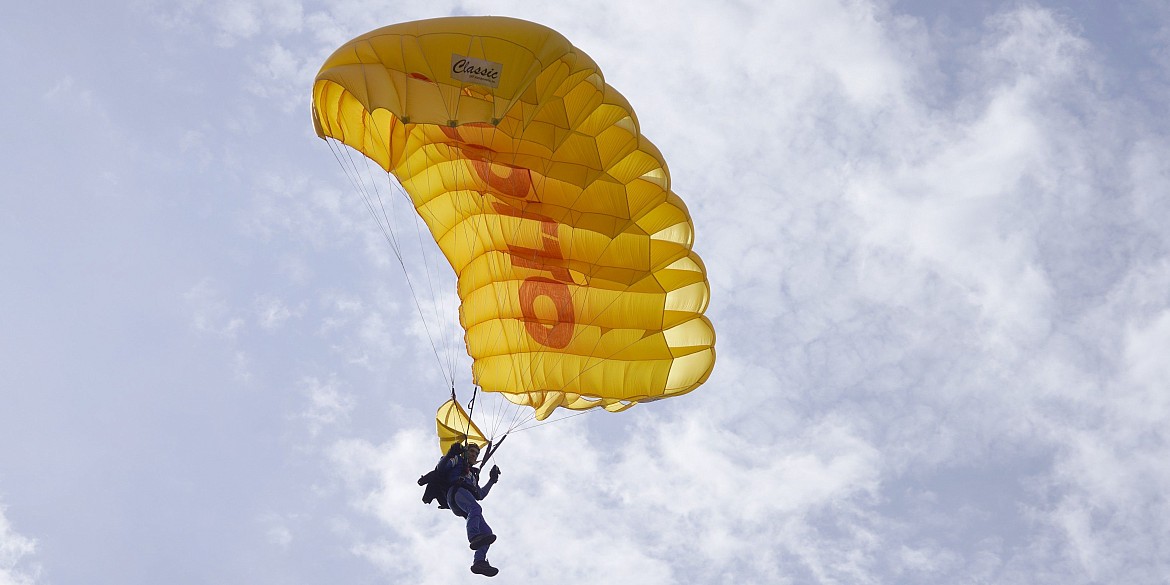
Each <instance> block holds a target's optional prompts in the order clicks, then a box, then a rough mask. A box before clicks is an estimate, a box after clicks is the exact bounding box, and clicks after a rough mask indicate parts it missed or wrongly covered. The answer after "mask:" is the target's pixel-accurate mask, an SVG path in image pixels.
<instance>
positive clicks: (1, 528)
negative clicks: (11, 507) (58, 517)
mask: <svg viewBox="0 0 1170 585" xmlns="http://www.w3.org/2000/svg"><path fill="white" fill-rule="evenodd" d="M36 550H37V543H36V541H35V540H33V539H31V538H28V537H26V536H23V535H21V534H20V533H18V532H16V531H15V530H13V528H12V524H11V523H10V522H9V521H8V518H7V517H6V516H5V515H4V508H3V507H2V506H0V585H35V584H36V583H38V582H39V581H40V574H41V568H40V565H38V564H36V563H35V562H34V561H32V560H31V559H32V557H33V555H34V554H36Z"/></svg>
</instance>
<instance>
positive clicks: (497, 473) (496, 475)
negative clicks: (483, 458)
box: [488, 465, 500, 481]
mask: <svg viewBox="0 0 1170 585" xmlns="http://www.w3.org/2000/svg"><path fill="white" fill-rule="evenodd" d="M488 475H490V476H492V481H496V480H497V479H500V468H499V466H497V465H493V466H492V470H491V471H489V472H488Z"/></svg>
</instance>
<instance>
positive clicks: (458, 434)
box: [435, 399, 488, 453]
mask: <svg viewBox="0 0 1170 585" xmlns="http://www.w3.org/2000/svg"><path fill="white" fill-rule="evenodd" d="M435 426H436V427H437V428H438V431H439V449H440V450H442V452H443V453H446V452H447V451H448V450H449V449H451V445H454V444H455V443H462V442H464V441H467V442H468V443H474V444H476V445H479V448H480V449H481V450H482V449H486V448H487V444H488V440H487V439H486V438H485V437H484V436H483V433H482V432H480V430H479V427H477V426H475V423H474V422H472V420H471V417H469V416H467V411H466V410H463V407H462V406H459V402H457V401H456V400H455V399H451V400H448V401H446V402H444V403H443V405H442V406H440V407H439V411H438V412H436V413H435Z"/></svg>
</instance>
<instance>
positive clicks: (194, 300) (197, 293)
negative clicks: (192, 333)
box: [183, 278, 244, 339]
mask: <svg viewBox="0 0 1170 585" xmlns="http://www.w3.org/2000/svg"><path fill="white" fill-rule="evenodd" d="M183 299H184V300H185V301H186V302H187V304H188V305H189V306H190V307H191V310H192V317H191V320H192V324H193V325H194V326H195V329H196V330H197V331H199V332H201V333H208V334H211V335H215V336H217V337H222V338H225V339H233V338H235V337H236V336H237V334H238V333H239V332H240V331H241V330H242V329H243V328H244V319H243V317H240V316H239V315H238V314H237V313H236V311H235V310H234V309H233V308H232V307H231V306H230V304H229V303H228V301H227V299H226V298H225V296H224V293H223V292H222V291H221V290H220V289H219V287H218V285H217V284H216V283H215V282H214V281H213V280H212V279H210V278H207V279H204V280H202V281H200V282H199V283H197V284H196V285H195V286H194V287H192V288H191V289H190V290H188V291H187V292H186V293H184V295H183Z"/></svg>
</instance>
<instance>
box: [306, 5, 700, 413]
mask: <svg viewBox="0 0 1170 585" xmlns="http://www.w3.org/2000/svg"><path fill="white" fill-rule="evenodd" d="M313 121H314V126H315V128H316V131H317V134H318V135H319V136H321V137H322V138H331V139H335V140H337V141H339V142H341V143H344V144H346V145H347V146H349V147H351V148H353V149H355V150H357V151H358V152H360V153H362V154H363V155H364V156H366V157H368V158H369V159H371V160H372V161H374V162H375V163H377V164H378V165H379V166H381V167H382V168H383V169H384V170H385V171H387V172H388V173H391V174H393V175H394V177H395V178H396V179H397V180H398V181H399V182H400V183H401V185H402V186H403V187H404V189H405V191H406V192H407V193H408V194H409V197H410V199H411V200H412V203H413V205H414V207H415V209H416V210H417V212H418V214H419V216H420V217H421V218H422V220H423V221H424V222H425V223H426V225H427V227H428V228H429V230H430V232H431V234H432V235H433V236H434V238H435V241H436V243H437V244H438V246H439V248H440V249H441V250H442V252H443V254H444V256H445V257H446V259H447V261H448V262H449V263H450V265H451V266H452V268H454V270H455V273H456V274H457V277H458V293H459V297H460V299H461V305H460V315H459V320H460V324H461V325H462V326H463V328H464V330H465V336H464V340H465V342H466V346H467V351H468V354H469V355H470V356H471V357H472V359H473V360H474V362H473V365H472V374H473V377H474V381H475V382H476V383H477V384H478V385H480V386H481V387H482V388H483V389H484V390H486V391H490V392H500V393H503V394H504V395H505V396H506V397H507V398H508V399H509V400H511V401H512V402H515V403H517V404H523V405H529V406H531V407H533V408H534V409H535V414H536V417H537V418H540V419H543V418H545V417H547V416H548V415H549V414H550V413H551V412H552V411H553V410H554V409H555V408H557V407H564V408H570V409H587V408H593V407H598V406H600V407H604V408H606V409H607V410H611V411H617V410H622V409H625V408H628V407H629V406H630V405H633V404H635V403H638V402H645V401H650V400H657V399H660V398H664V397H669V396H677V395H680V394H683V393H686V392H689V391H691V390H693V389H694V388H696V387H697V386H699V385H700V384H702V383H703V382H704V381H705V380H706V379H707V377H708V376H709V375H710V372H711V369H712V367H713V365H714V361H715V350H714V344H715V332H714V329H713V328H712V326H711V323H710V321H709V320H708V319H707V318H706V317H705V316H704V315H703V313H704V311H705V310H706V308H707V304H708V300H709V296H710V289H709V285H708V282H707V276H706V269H705V267H704V265H703V262H702V260H701V259H700V258H699V256H698V255H697V254H695V253H694V252H693V251H692V249H691V247H692V244H693V241H694V226H693V223H692V221H691V218H690V214H689V212H688V211H687V208H686V205H685V204H684V203H683V201H682V199H680V198H679V197H678V196H677V195H676V194H674V193H673V192H672V191H671V190H670V174H669V172H668V171H667V167H666V163H665V161H664V160H663V157H662V155H661V153H659V151H658V149H657V148H655V147H654V145H653V144H652V143H651V142H650V141H649V140H647V139H646V138H645V137H644V136H642V134H641V132H640V131H639V128H638V122H637V118H636V117H635V115H634V111H633V109H632V108H631V107H630V105H629V103H628V102H627V101H626V99H625V98H624V97H622V95H621V94H620V93H618V92H617V91H616V90H615V89H613V88H612V87H610V86H609V85H608V84H606V83H605V81H604V78H603V77H602V74H601V71H600V69H599V68H598V67H597V65H596V63H594V62H593V60H592V59H590V58H589V57H588V56H587V55H586V54H585V53H583V52H581V51H580V50H579V49H577V48H575V47H573V46H572V45H571V44H570V43H569V42H568V41H567V40H566V39H565V38H564V37H563V36H561V35H560V34H558V33H556V32H555V31H553V30H551V29H548V28H546V27H543V26H540V25H537V24H534V23H531V22H526V21H522V20H516V19H510V18H501V17H455V18H442V19H434V20H425V21H418V22H410V23H403V24H396V25H392V26H388V27H385V28H381V29H378V30H375V31H373V32H370V33H367V34H365V35H362V36H360V37H358V38H356V39H354V40H352V41H350V42H349V43H346V44H345V45H343V46H342V47H341V48H339V49H338V50H337V51H336V52H335V53H334V54H333V55H332V56H331V57H329V59H328V60H327V61H326V62H325V64H324V66H323V67H322V68H321V71H320V72H319V73H318V75H317V79H316V81H315V83H314V87H313Z"/></svg>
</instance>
